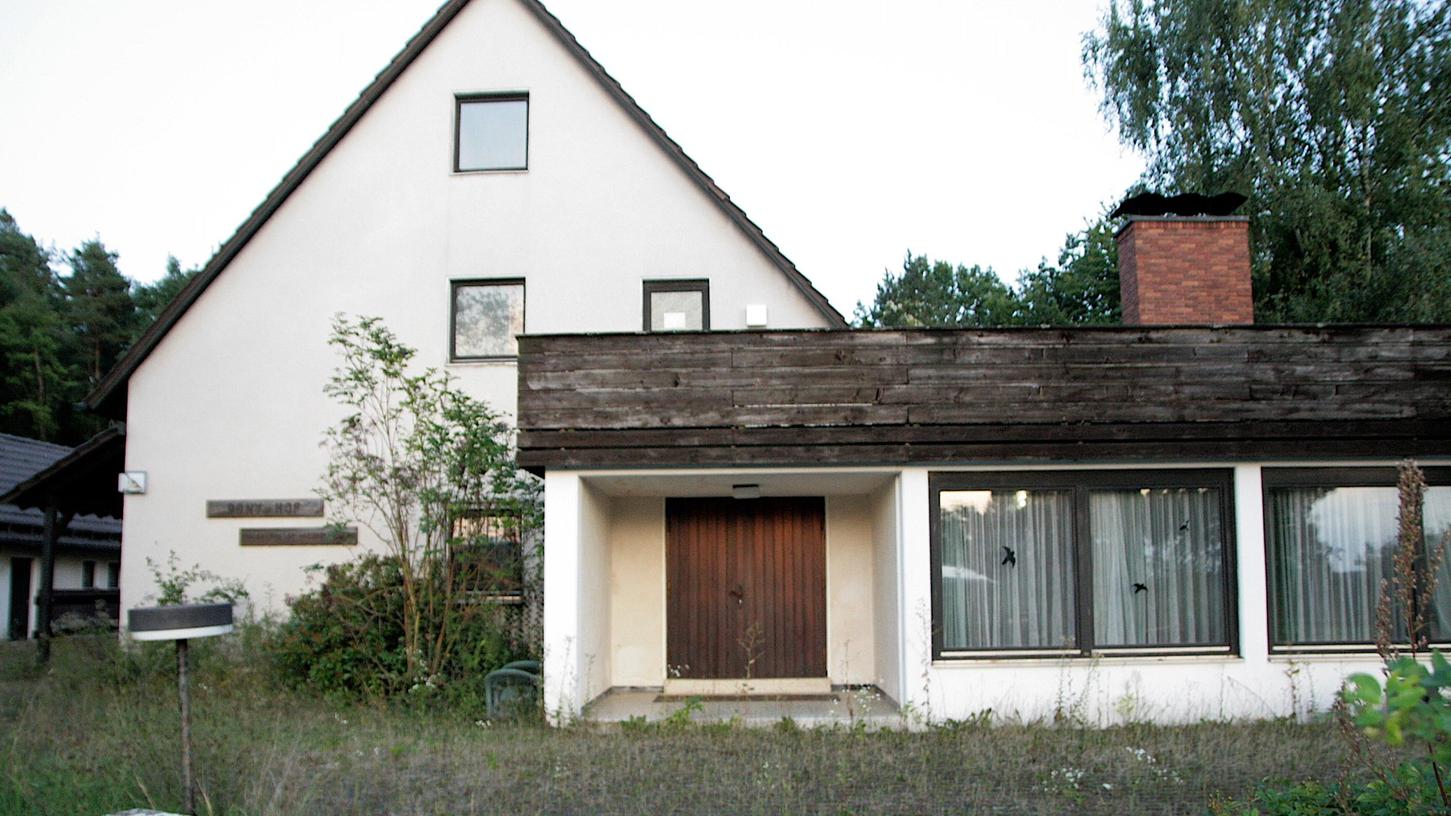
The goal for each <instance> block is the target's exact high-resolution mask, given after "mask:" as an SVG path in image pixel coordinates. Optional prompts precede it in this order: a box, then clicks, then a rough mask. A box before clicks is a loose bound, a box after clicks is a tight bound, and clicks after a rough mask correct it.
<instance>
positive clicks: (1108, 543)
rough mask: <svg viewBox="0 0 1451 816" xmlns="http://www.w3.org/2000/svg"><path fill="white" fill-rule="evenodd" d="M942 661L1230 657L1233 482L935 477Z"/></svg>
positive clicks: (1167, 475) (1071, 475) (1176, 474)
mask: <svg viewBox="0 0 1451 816" xmlns="http://www.w3.org/2000/svg"><path fill="white" fill-rule="evenodd" d="M932 495H933V499H934V502H935V505H936V512H935V514H934V518H933V520H932V521H933V530H932V545H933V546H932V560H933V565H932V568H933V573H934V586H933V607H934V617H935V621H934V623H935V626H934V630H933V631H934V654H935V656H937V657H949V658H950V657H972V656H988V655H994V654H1000V653H1004V652H1010V653H1017V654H1023V655H1065V654H1066V655H1073V654H1089V653H1093V652H1116V653H1126V654H1132V653H1135V652H1143V653H1161V652H1211V653H1212V652H1228V651H1230V650H1231V649H1232V647H1233V641H1232V636H1233V632H1234V625H1233V624H1234V608H1233V603H1232V600H1231V594H1232V592H1231V591H1232V586H1233V583H1232V580H1231V575H1232V569H1231V567H1232V558H1231V554H1232V548H1233V543H1232V537H1231V535H1230V529H1229V526H1228V525H1227V523H1226V519H1229V518H1232V513H1231V507H1230V480H1229V474H1228V472H1227V471H1201V470H1192V471H1191V470H1183V471H1135V472H1128V471H1081V472H1051V473H990V474H984V473H971V474H969V473H940V474H934V475H933V476H932Z"/></svg>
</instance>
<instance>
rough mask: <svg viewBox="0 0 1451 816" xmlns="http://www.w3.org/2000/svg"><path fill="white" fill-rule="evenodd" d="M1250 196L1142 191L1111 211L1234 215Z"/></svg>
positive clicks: (1137, 213) (1139, 213) (1121, 213)
mask: <svg viewBox="0 0 1451 816" xmlns="http://www.w3.org/2000/svg"><path fill="white" fill-rule="evenodd" d="M1248 200H1249V199H1248V198H1246V197H1245V196H1244V195H1242V194H1240V193H1234V192H1227V193H1218V194H1216V195H1203V194H1202V193H1180V194H1179V195H1175V196H1163V195H1159V194H1158V193H1139V194H1138V195H1136V196H1129V197H1128V198H1126V199H1124V200H1123V203H1122V204H1120V205H1118V208H1117V209H1115V210H1114V211H1113V212H1111V213H1109V217H1110V218H1118V217H1119V216H1123V215H1148V216H1160V215H1184V216H1192V215H1208V216H1225V215H1233V214H1234V211H1235V210H1237V209H1239V208H1240V206H1242V205H1243V204H1244V203H1245V202H1246V201H1248Z"/></svg>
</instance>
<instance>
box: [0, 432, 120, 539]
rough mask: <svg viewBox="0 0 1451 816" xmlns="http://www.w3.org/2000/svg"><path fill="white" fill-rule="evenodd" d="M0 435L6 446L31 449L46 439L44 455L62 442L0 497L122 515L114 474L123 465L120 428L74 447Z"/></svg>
mask: <svg viewBox="0 0 1451 816" xmlns="http://www.w3.org/2000/svg"><path fill="white" fill-rule="evenodd" d="M0 441H3V442H4V443H5V445H6V450H9V449H11V448H12V446H13V447H14V448H17V449H28V450H31V451H32V452H35V451H40V449H39V448H37V447H35V446H36V445H37V444H39V445H45V446H46V447H45V450H44V451H43V453H44V454H45V455H49V454H53V453H55V451H54V450H52V449H53V448H60V455H58V456H53V457H51V461H50V462H49V463H47V464H45V465H43V466H41V467H38V468H35V469H33V470H31V472H30V473H29V474H27V475H26V476H25V477H23V478H22V479H20V480H17V482H15V483H12V484H10V485H9V486H7V487H6V488H5V492H4V494H3V495H0V503H3V504H4V505H13V506H15V507H18V508H25V509H29V510H34V511H38V510H40V509H41V508H44V507H47V506H54V507H56V508H58V509H60V510H62V511H66V512H73V513H75V514H77V515H93V516H109V517H111V518H112V519H117V518H120V517H121V494H120V492H119V491H117V489H116V474H118V473H120V472H121V471H122V470H124V469H125V467H126V437H125V435H124V434H123V433H122V432H121V430H120V429H119V428H114V427H112V428H107V429H106V430H104V431H101V432H100V433H98V434H96V435H95V436H93V437H91V438H90V439H87V440H86V441H85V442H82V443H81V444H80V445H79V446H78V447H75V448H66V447H62V446H59V445H49V444H47V443H43V442H42V443H35V442H34V440H29V439H24V438H22V437H16V436H8V435H7V436H6V437H5V439H4V440H0ZM19 443H31V445H30V446H25V445H21V444H19ZM6 458H8V456H7V457H6ZM100 521H101V520H100V519H97V522H100ZM110 524H112V525H115V522H114V521H112V522H110ZM106 529H111V528H106Z"/></svg>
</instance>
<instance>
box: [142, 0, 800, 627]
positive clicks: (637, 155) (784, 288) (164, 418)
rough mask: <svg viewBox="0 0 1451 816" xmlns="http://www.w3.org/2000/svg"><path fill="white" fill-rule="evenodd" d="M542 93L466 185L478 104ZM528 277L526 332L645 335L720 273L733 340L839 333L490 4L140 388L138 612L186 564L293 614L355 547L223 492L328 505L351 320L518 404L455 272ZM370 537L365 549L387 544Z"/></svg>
mask: <svg viewBox="0 0 1451 816" xmlns="http://www.w3.org/2000/svg"><path fill="white" fill-rule="evenodd" d="M492 92H522V93H527V94H528V98H529V114H528V117H529V118H528V165H529V166H528V169H527V170H525V171H507V172H505V171H501V172H472V173H455V172H453V171H452V167H453V138H454V117H455V110H454V108H455V100H456V97H458V96H460V95H469V94H477V93H492ZM489 278H511V279H512V278H519V279H523V281H524V287H525V297H524V302H525V306H524V313H525V314H524V324H525V331H526V332H527V333H552V332H604V331H639V330H640V329H641V323H642V285H643V282H644V281H646V280H656V279H671V278H689V279H707V280H708V281H709V285H710V325H711V328H713V329H735V328H743V327H744V326H745V313H746V307H747V306H748V305H752V304H765V305H767V306H768V310H767V311H768V314H769V325H770V326H772V327H807V328H809V327H822V326H825V325H827V322H826V318H825V317H824V316H823V314H822V312H821V311H819V309H818V308H817V307H816V306H814V305H813V304H812V303H811V302H810V301H809V300H808V299H807V297H806V296H805V295H804V294H803V293H802V291H801V290H800V289H798V288H797V287H796V286H795V285H794V284H793V283H792V282H791V281H790V280H789V279H788V278H787V276H786V275H785V274H783V272H782V271H781V269H779V268H777V266H776V265H775V264H774V262H773V260H772V259H771V258H770V257H768V255H767V253H766V252H764V251H763V250H762V248H761V247H760V246H758V245H757V244H756V243H753V241H752V240H751V239H750V238H749V237H748V236H747V235H746V233H745V232H744V231H743V230H742V229H741V228H739V227H738V226H737V225H736V224H735V223H733V222H732V221H731V219H730V218H729V217H728V216H727V214H726V213H725V212H724V211H723V210H722V207H721V206H720V205H719V204H718V202H716V201H713V200H711V197H710V195H708V194H707V193H706V192H705V191H704V190H702V189H701V187H700V186H699V185H698V184H697V183H696V181H694V180H692V179H691V178H690V177H689V176H688V175H687V174H686V172H684V171H683V170H682V169H681V168H680V167H679V166H677V164H676V163H675V162H674V161H673V160H672V159H671V158H670V157H669V156H668V155H667V154H666V152H665V151H664V150H662V148H661V147H660V146H659V145H658V144H656V143H655V142H654V141H652V140H651V138H650V137H649V136H648V135H647V134H646V132H645V130H644V129H643V128H642V127H641V125H640V124H638V123H637V122H636V121H635V120H633V119H632V118H631V117H630V115H629V114H628V112H627V111H626V110H625V109H624V108H623V107H622V106H621V105H620V104H619V103H618V102H617V101H616V100H614V99H613V98H611V97H610V96H609V95H608V94H607V93H606V91H605V90H604V88H603V87H602V86H601V84H600V82H599V81H597V80H596V79H595V78H594V77H593V76H591V75H590V74H589V73H588V72H587V70H586V68H585V67H584V66H583V65H582V64H581V62H580V61H579V60H578V59H577V58H576V57H575V56H574V55H573V54H571V53H570V52H569V51H568V50H567V49H566V48H565V46H564V45H563V44H561V42H560V41H559V40H558V39H557V38H556V37H555V36H554V35H553V34H551V33H550V32H549V31H548V30H546V28H545V27H544V25H543V24H542V23H541V22H540V20H539V19H538V18H536V17H535V16H534V14H533V13H532V12H531V11H530V10H529V9H527V8H525V7H524V5H523V4H522V3H520V2H518V1H517V0H474V2H471V3H469V4H468V5H467V6H465V7H464V8H463V10H462V11H461V12H459V14H458V16H457V17H455V18H454V19H453V20H452V21H451V22H449V23H448V25H447V26H446V27H445V28H444V29H443V30H442V32H441V33H439V34H438V36H437V38H436V39H435V40H433V42H432V43H431V44H430V45H429V46H428V47H427V48H426V49H425V50H424V51H423V52H422V53H421V54H420V55H419V56H418V57H417V59H416V60H415V61H414V62H413V63H412V64H411V65H410V66H409V67H408V68H407V69H406V70H405V71H404V72H403V73H402V74H401V76H400V77H399V78H398V79H397V80H396V82H394V84H393V85H391V86H390V87H389V88H388V89H387V90H386V91H385V92H384V93H383V94H382V96H381V98H379V99H378V100H377V101H376V102H375V103H374V104H373V105H372V107H371V108H370V109H368V111H367V112H366V114H364V115H363V117H362V118H361V120H360V121H358V122H357V124H356V125H355V126H354V127H353V128H352V130H351V131H350V132H348V134H347V135H346V136H345V137H343V139H342V140H341V142H339V143H338V144H337V145H336V146H335V147H334V148H333V149H332V150H331V152H330V153H328V154H327V155H326V157H325V158H323V159H322V161H321V163H320V164H319V165H318V166H317V167H316V169H314V170H313V171H312V173H311V175H310V176H309V177H308V178H307V179H306V180H305V181H304V182H303V183H302V184H301V186H300V187H299V188H297V189H296V190H295V191H294V192H293V193H292V194H291V195H290V196H289V197H288V198H287V199H286V200H285V202H284V203H283V204H282V205H281V207H280V208H279V209H278V210H277V211H276V212H275V213H274V214H273V215H272V216H271V218H270V219H269V220H267V221H266V223H265V224H264V225H263V226H262V227H261V228H260V230H259V231H258V232H257V233H256V234H255V236H253V237H252V238H251V240H250V241H249V242H247V243H246V245H245V246H244V248H243V249H242V250H241V252H240V253H239V254H238V255H237V256H236V257H235V258H234V259H233V260H232V261H231V263H230V264H229V265H228V266H227V267H226V268H225V269H224V270H223V271H222V273H221V274H220V275H219V276H218V277H216V279H215V280H214V281H213V282H212V283H211V284H210V286H209V287H208V289H207V290H206V291H205V292H204V293H203V294H202V295H201V297H200V299H199V300H197V301H196V302H195V303H194V304H193V305H192V306H191V307H190V308H189V309H188V310H187V311H186V312H185V314H184V315H183V316H182V317H181V318H180V320H179V321H178V322H177V323H176V324H175V325H174V327H173V328H171V330H170V331H169V333H168V334H167V335H166V336H165V337H164V339H163V340H162V341H161V342H160V344H159V345H158V346H157V347H156V348H155V349H154V350H153V351H152V352H151V353H150V355H149V356H148V357H147V358H146V359H145V361H144V362H143V363H142V364H141V365H140V367H139V368H137V369H136V370H135V371H134V373H133V374H132V375H131V377H130V381H129V387H128V409H127V415H126V422H127V441H126V458H127V468H128V469H129V470H136V471H145V472H146V473H147V474H148V477H149V484H148V489H147V492H146V493H145V494H144V495H132V496H127V497H126V506H125V527H124V541H125V557H124V562H123V568H122V569H123V580H122V586H123V587H124V589H123V593H124V597H123V598H122V604H123V606H124V607H130V606H135V605H137V604H140V603H143V602H144V601H145V599H146V598H147V597H149V596H151V595H152V594H154V581H153V579H152V576H151V574H150V571H149V570H148V569H147V566H146V564H147V559H150V560H152V561H154V562H157V563H164V562H165V561H166V558H167V556H168V555H169V554H170V553H172V552H175V553H176V555H177V557H178V560H179V563H180V564H181V565H182V566H183V567H187V566H191V565H193V564H199V565H201V566H203V567H204V568H205V569H207V570H209V571H211V572H213V573H216V574H217V575H220V576H224V577H226V578H235V579H240V580H242V581H243V582H244V583H245V584H246V586H247V587H248V588H249V590H250V591H251V593H252V596H253V602H254V603H255V604H258V605H260V607H262V608H264V609H271V610H279V609H281V608H282V607H283V604H284V601H285V599H286V597H287V596H288V595H291V594H295V593H297V592H298V591H300V590H301V589H303V587H304V583H303V568H304V567H305V566H306V565H309V564H314V563H318V562H327V561H335V560H340V559H346V558H349V557H351V556H352V555H353V554H354V553H353V551H352V550H351V549H350V548H345V547H335V546H328V547H321V546H318V547H307V546H301V547H299V546H292V547H247V548H243V547H240V546H239V545H238V531H239V529H241V528H243V527H248V526H252V527H255V526H311V525H316V524H317V523H318V520H316V519H312V520H309V519H271V520H266V521H265V522H264V523H260V524H259V520H257V519H250V520H244V519H216V518H213V519H208V518H207V517H206V516H205V514H204V507H205V503H206V501H207V500H209V499H265V498H305V497H310V496H312V495H314V491H315V489H316V488H317V486H318V483H319V479H320V477H321V474H322V472H323V469H324V465H325V461H326V454H325V452H324V451H323V450H322V449H320V447H319V442H320V440H321V439H322V434H323V431H324V429H326V428H328V427H329V426H330V425H332V424H333V423H335V422H336V421H337V420H338V419H339V417H340V416H341V413H340V411H339V410H338V409H337V408H336V407H335V406H334V405H332V404H331V403H330V402H329V400H328V399H327V398H326V397H325V396H324V395H323V393H322V386H323V384H324V382H325V381H326V379H327V377H328V375H329V373H330V372H331V371H332V370H333V368H334V367H335V365H336V363H337V357H336V355H335V354H334V352H333V350H332V349H330V348H329V347H328V345H327V339H328V335H329V325H330V321H331V320H332V318H333V316H334V315H335V314H338V313H343V314H347V315H354V316H358V315H370V316H378V317H381V318H382V319H383V320H384V322H385V323H386V325H387V326H388V327H389V328H390V329H391V330H392V331H393V332H394V333H395V334H396V335H397V336H398V337H399V338H400V339H401V340H402V341H403V342H405V343H407V344H408V345H411V346H413V347H414V348H416V349H417V350H418V356H417V358H416V359H417V362H418V364H419V365H421V366H437V367H442V368H445V369H447V370H448V372H449V373H450V374H452V375H453V376H455V377H456V378H457V379H458V382H459V383H460V384H461V385H462V386H463V387H464V388H466V389H467V390H468V391H469V392H470V393H472V394H474V395H475V396H477V397H480V398H482V399H484V400H486V401H488V402H489V403H490V404H491V405H492V406H494V407H495V408H496V409H497V410H499V411H501V412H503V413H505V414H506V415H512V414H513V412H514V406H515V402H516V389H517V382H516V379H517V374H516V369H515V366H514V365H513V363H512V362H510V361H504V362H474V363H452V364H451V363H450V361H449V339H450V338H449V332H450V282H451V281H457V280H471V279H489ZM374 543H375V542H374V541H373V540H372V539H371V537H370V536H369V535H368V533H367V531H366V530H364V531H363V532H362V539H361V542H360V546H362V547H368V546H373V545H374Z"/></svg>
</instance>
